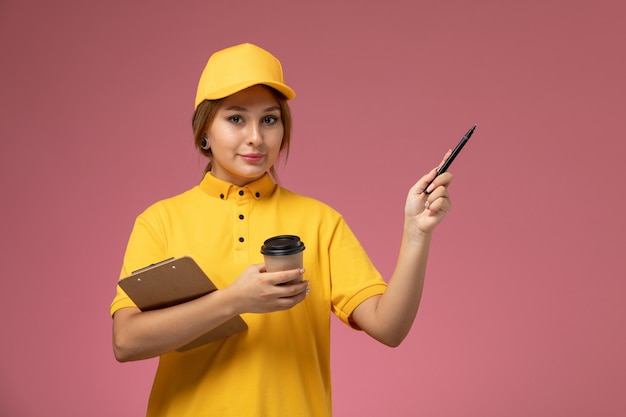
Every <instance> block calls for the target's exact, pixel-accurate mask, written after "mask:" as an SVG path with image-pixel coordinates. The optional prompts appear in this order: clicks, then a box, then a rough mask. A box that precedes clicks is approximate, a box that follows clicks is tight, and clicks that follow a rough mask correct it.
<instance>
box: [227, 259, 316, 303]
mask: <svg viewBox="0 0 626 417" xmlns="http://www.w3.org/2000/svg"><path fill="white" fill-rule="evenodd" d="M302 274H304V270H303V269H291V270H287V271H279V272H265V265H264V264H255V265H251V266H249V267H248V268H246V270H245V271H243V273H242V274H241V275H240V276H239V277H238V278H237V279H236V280H235V282H233V283H232V284H231V285H229V286H228V287H226V288H224V289H223V290H222V291H223V292H225V293H228V296H229V297H230V298H232V300H233V306H234V307H235V310H236V311H237V314H242V313H270V312H272V311H282V310H288V309H290V308H292V307H293V306H295V305H297V304H299V303H301V302H302V301H303V300H304V298H305V297H306V295H307V288H308V286H309V281H303V280H302Z"/></svg>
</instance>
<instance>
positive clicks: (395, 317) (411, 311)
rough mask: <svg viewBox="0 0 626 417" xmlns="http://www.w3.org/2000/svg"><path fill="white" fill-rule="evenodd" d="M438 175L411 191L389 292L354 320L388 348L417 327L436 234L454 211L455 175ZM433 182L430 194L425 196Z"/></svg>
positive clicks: (368, 303)
mask: <svg viewBox="0 0 626 417" xmlns="http://www.w3.org/2000/svg"><path fill="white" fill-rule="evenodd" d="M448 154H449V153H448ZM448 154H446V157H447V155H448ZM444 159H445V158H444ZM436 173H437V172H436V169H433V170H432V171H431V172H429V173H428V174H426V175H425V176H423V177H422V178H421V179H420V180H419V181H418V182H417V183H416V184H415V185H413V187H411V189H410V190H409V193H408V196H407V200H406V205H405V222H404V233H403V235H402V243H401V246H400V252H399V254H398V259H397V263H396V267H395V269H394V271H393V274H392V276H391V278H390V280H389V284H388V287H387V290H386V291H385V293H384V294H382V295H378V296H374V297H371V298H369V299H367V300H366V301H364V302H363V303H361V304H360V305H359V306H358V307H357V308H356V309H355V310H354V312H353V313H352V316H351V319H352V321H353V322H354V323H355V324H356V325H357V326H358V327H360V328H361V329H363V330H364V331H365V332H366V333H368V334H369V335H370V336H372V337H373V338H374V339H376V340H378V341H380V342H381V343H384V344H386V345H388V346H392V347H395V346H398V345H400V343H401V342H402V341H403V340H404V338H405V337H406V335H407V334H408V333H409V330H410V329H411V326H412V325H413V321H414V320H415V316H416V314H417V310H418V307H419V304H420V300H421V296H422V289H423V287H424V276H425V273H426V263H427V260H428V251H429V248H430V242H431V237H432V233H433V231H434V229H435V227H436V226H437V225H438V224H439V223H440V222H441V221H442V220H443V219H444V217H445V216H446V214H447V213H448V211H449V210H450V199H449V196H448V186H449V185H450V183H451V181H452V174H450V173H448V172H446V173H443V174H441V175H440V176H438V177H436V178H435V176H436ZM433 179H434V181H433V183H432V184H431V185H430V186H429V190H428V191H429V194H426V193H424V188H425V187H426V186H427V185H428V184H429V183H430V181H432V180H433Z"/></svg>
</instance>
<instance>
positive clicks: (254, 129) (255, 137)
mask: <svg viewBox="0 0 626 417" xmlns="http://www.w3.org/2000/svg"><path fill="white" fill-rule="evenodd" d="M247 143H248V145H252V146H258V145H260V144H262V143H263V132H262V130H261V126H260V125H259V124H256V123H255V124H252V125H251V127H250V131H249V132H248V140H247Z"/></svg>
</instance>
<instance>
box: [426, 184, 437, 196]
mask: <svg viewBox="0 0 626 417" xmlns="http://www.w3.org/2000/svg"><path fill="white" fill-rule="evenodd" d="M434 189H435V184H430V185H429V186H428V188H426V193H428V194H430V193H432V192H433V190H434Z"/></svg>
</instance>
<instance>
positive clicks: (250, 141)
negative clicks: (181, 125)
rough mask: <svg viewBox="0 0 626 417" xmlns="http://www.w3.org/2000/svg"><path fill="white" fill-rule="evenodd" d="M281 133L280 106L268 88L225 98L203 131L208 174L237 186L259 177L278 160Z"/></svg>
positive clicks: (281, 138)
mask: <svg viewBox="0 0 626 417" xmlns="http://www.w3.org/2000/svg"><path fill="white" fill-rule="evenodd" d="M283 133H284V127H283V122H282V118H281V112H280V106H279V104H278V101H277V100H276V99H275V98H274V96H273V95H272V93H271V92H270V91H269V90H268V89H267V87H264V86H261V85H256V86H253V87H250V88H247V89H245V90H242V91H240V92H238V93H235V94H233V95H231V96H229V97H227V98H225V99H224V101H223V102H222V104H221V106H220V108H219V109H218V110H217V113H216V115H215V118H214V119H213V122H212V123H211V125H210V126H209V128H208V129H207V131H206V135H207V137H208V139H209V144H210V146H211V152H212V155H213V156H212V163H213V167H212V170H211V173H212V174H213V176H214V177H216V178H219V179H221V180H224V181H228V182H230V183H233V184H235V185H238V186H243V185H246V184H248V183H250V182H252V181H254V180H257V179H259V178H261V177H262V176H263V175H264V174H265V173H266V172H267V171H269V169H270V168H271V167H272V166H273V165H274V163H275V162H276V159H277V158H278V155H279V153H280V145H281V143H282V140H283Z"/></svg>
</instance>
